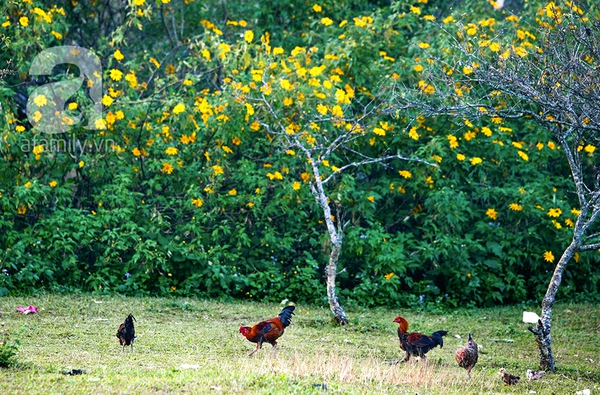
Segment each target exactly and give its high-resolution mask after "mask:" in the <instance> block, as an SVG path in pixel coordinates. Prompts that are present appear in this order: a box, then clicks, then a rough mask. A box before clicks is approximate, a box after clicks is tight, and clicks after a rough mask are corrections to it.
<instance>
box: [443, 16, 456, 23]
mask: <svg viewBox="0 0 600 395" xmlns="http://www.w3.org/2000/svg"><path fill="white" fill-rule="evenodd" d="M453 21H454V18H453V17H452V15H449V16H447V17H446V18H444V20H443V22H444V23H450V22H453Z"/></svg>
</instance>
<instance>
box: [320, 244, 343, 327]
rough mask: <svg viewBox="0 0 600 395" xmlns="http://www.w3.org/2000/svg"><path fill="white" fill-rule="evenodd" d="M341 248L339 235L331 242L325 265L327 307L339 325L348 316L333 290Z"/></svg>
mask: <svg viewBox="0 0 600 395" xmlns="http://www.w3.org/2000/svg"><path fill="white" fill-rule="evenodd" d="M338 236H340V235H338ZM341 250H342V238H341V237H339V238H338V240H337V241H336V242H335V243H332V247H331V252H330V253H329V264H328V265H327V266H326V267H325V273H326V274H327V297H328V298H329V308H330V309H331V312H332V313H333V317H334V318H335V320H336V321H337V322H338V323H339V324H340V325H347V324H348V318H347V317H346V312H345V311H344V308H343V307H342V306H341V305H340V301H339V299H338V297H337V294H336V292H335V277H336V275H337V263H338V258H339V257H340V252H341Z"/></svg>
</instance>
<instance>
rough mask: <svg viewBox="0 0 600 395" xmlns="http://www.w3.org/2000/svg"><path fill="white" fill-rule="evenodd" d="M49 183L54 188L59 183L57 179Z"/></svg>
mask: <svg viewBox="0 0 600 395" xmlns="http://www.w3.org/2000/svg"><path fill="white" fill-rule="evenodd" d="M48 185H50V188H54V187H56V186H57V185H58V182H56V181H50V183H49V184H48Z"/></svg>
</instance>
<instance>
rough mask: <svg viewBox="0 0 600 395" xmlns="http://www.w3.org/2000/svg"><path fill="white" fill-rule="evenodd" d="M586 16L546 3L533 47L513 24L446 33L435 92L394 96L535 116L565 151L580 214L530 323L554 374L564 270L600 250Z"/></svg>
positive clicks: (595, 24)
mask: <svg viewBox="0 0 600 395" xmlns="http://www.w3.org/2000/svg"><path fill="white" fill-rule="evenodd" d="M582 13H583V12H582V11H581V9H579V8H577V7H576V6H575V5H574V4H572V7H567V6H563V10H562V11H561V10H560V9H559V8H553V7H551V8H548V9H547V10H546V13H545V15H544V16H545V17H546V19H545V21H544V20H540V25H539V26H538V27H536V28H534V29H535V30H534V33H535V35H534V34H531V33H528V34H529V35H530V36H531V37H530V38H529V41H531V42H533V43H537V44H532V45H531V46H521V45H519V44H515V43H514V42H512V43H508V42H507V40H508V37H510V36H511V32H513V31H512V30H511V29H510V28H508V29H504V30H502V31H501V32H500V33H498V35H497V36H495V37H490V39H488V40H481V39H480V41H476V40H469V39H468V38H467V37H469V36H468V35H467V34H464V32H465V30H466V29H467V27H466V26H465V27H463V28H459V32H458V34H457V33H456V32H453V33H450V32H448V31H446V33H447V34H448V35H447V37H448V38H449V39H450V40H451V45H450V46H449V48H450V51H447V52H446V55H444V56H438V57H436V56H435V54H433V53H429V54H428V56H429V57H430V58H432V59H433V58H435V63H434V64H435V65H436V66H434V67H432V68H431V69H430V73H429V74H428V75H427V77H426V78H425V80H426V81H427V83H428V84H430V85H431V86H433V87H434V89H435V92H436V93H435V95H427V94H424V93H423V92H422V91H423V89H422V86H421V89H420V90H416V94H411V93H410V92H415V90H414V89H413V90H411V89H410V88H407V87H401V88H402V89H401V90H399V92H398V95H397V96H396V100H397V105H398V106H400V107H401V108H406V106H407V105H410V106H413V107H414V108H418V109H419V110H420V111H421V112H423V113H424V114H426V115H428V116H451V117H461V118H463V117H470V119H474V118H483V117H501V118H505V119H524V120H533V121H535V122H536V123H537V124H539V125H540V126H542V127H543V128H545V129H546V130H547V131H548V132H549V133H550V135H552V136H553V137H554V139H556V141H557V142H558V143H559V145H560V147H561V148H562V152H563V153H564V159H565V160H566V162H567V163H568V166H569V169H570V173H571V178H572V180H573V192H574V194H576V196H577V200H578V202H579V211H580V213H579V217H578V219H577V221H576V223H575V225H574V227H573V236H572V240H571V242H570V244H569V245H568V246H567V247H566V248H565V250H564V252H563V253H562V256H561V257H560V259H559V260H558V262H557V263H556V266H555V268H554V273H553V275H552V278H551V280H550V283H549V284H548V289H547V291H546V294H545V296H544V298H543V300H542V316H541V319H540V320H539V322H538V323H537V326H536V327H530V328H529V329H530V331H531V332H533V333H534V334H535V336H536V340H537V344H538V347H539V351H540V365H541V369H543V370H549V371H554V370H555V361H554V356H553V354H552V341H551V328H552V307H553V306H554V303H555V301H556V294H557V291H558V289H559V287H560V284H561V280H562V277H563V274H564V271H565V268H566V267H567V264H568V263H569V261H570V260H571V259H572V258H573V257H574V255H575V253H577V252H580V251H588V250H595V249H598V248H600V232H598V231H597V224H596V220H597V218H598V216H599V215H600V164H598V163H596V162H597V160H596V159H595V158H594V156H593V155H591V152H593V150H594V149H595V147H597V146H599V145H600V138H599V137H600V136H599V135H598V132H599V131H600V73H598V66H599V65H600V22H599V21H598V19H597V18H596V19H594V18H592V17H589V19H588V18H582ZM514 30H516V28H515V29H514ZM513 33H514V32H513ZM520 34H523V30H521V33H520ZM536 36H537V37H536ZM492 45H494V46H492ZM450 71H451V72H450ZM398 88H400V87H398ZM407 92H409V93H407ZM590 151H591V152H590ZM595 225H596V228H595V227H594V226H595Z"/></svg>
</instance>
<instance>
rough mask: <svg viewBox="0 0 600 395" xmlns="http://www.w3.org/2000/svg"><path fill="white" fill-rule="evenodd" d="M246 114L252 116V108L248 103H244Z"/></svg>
mask: <svg viewBox="0 0 600 395" xmlns="http://www.w3.org/2000/svg"><path fill="white" fill-rule="evenodd" d="M246 114H247V115H254V106H253V105H252V104H250V103H246Z"/></svg>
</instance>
